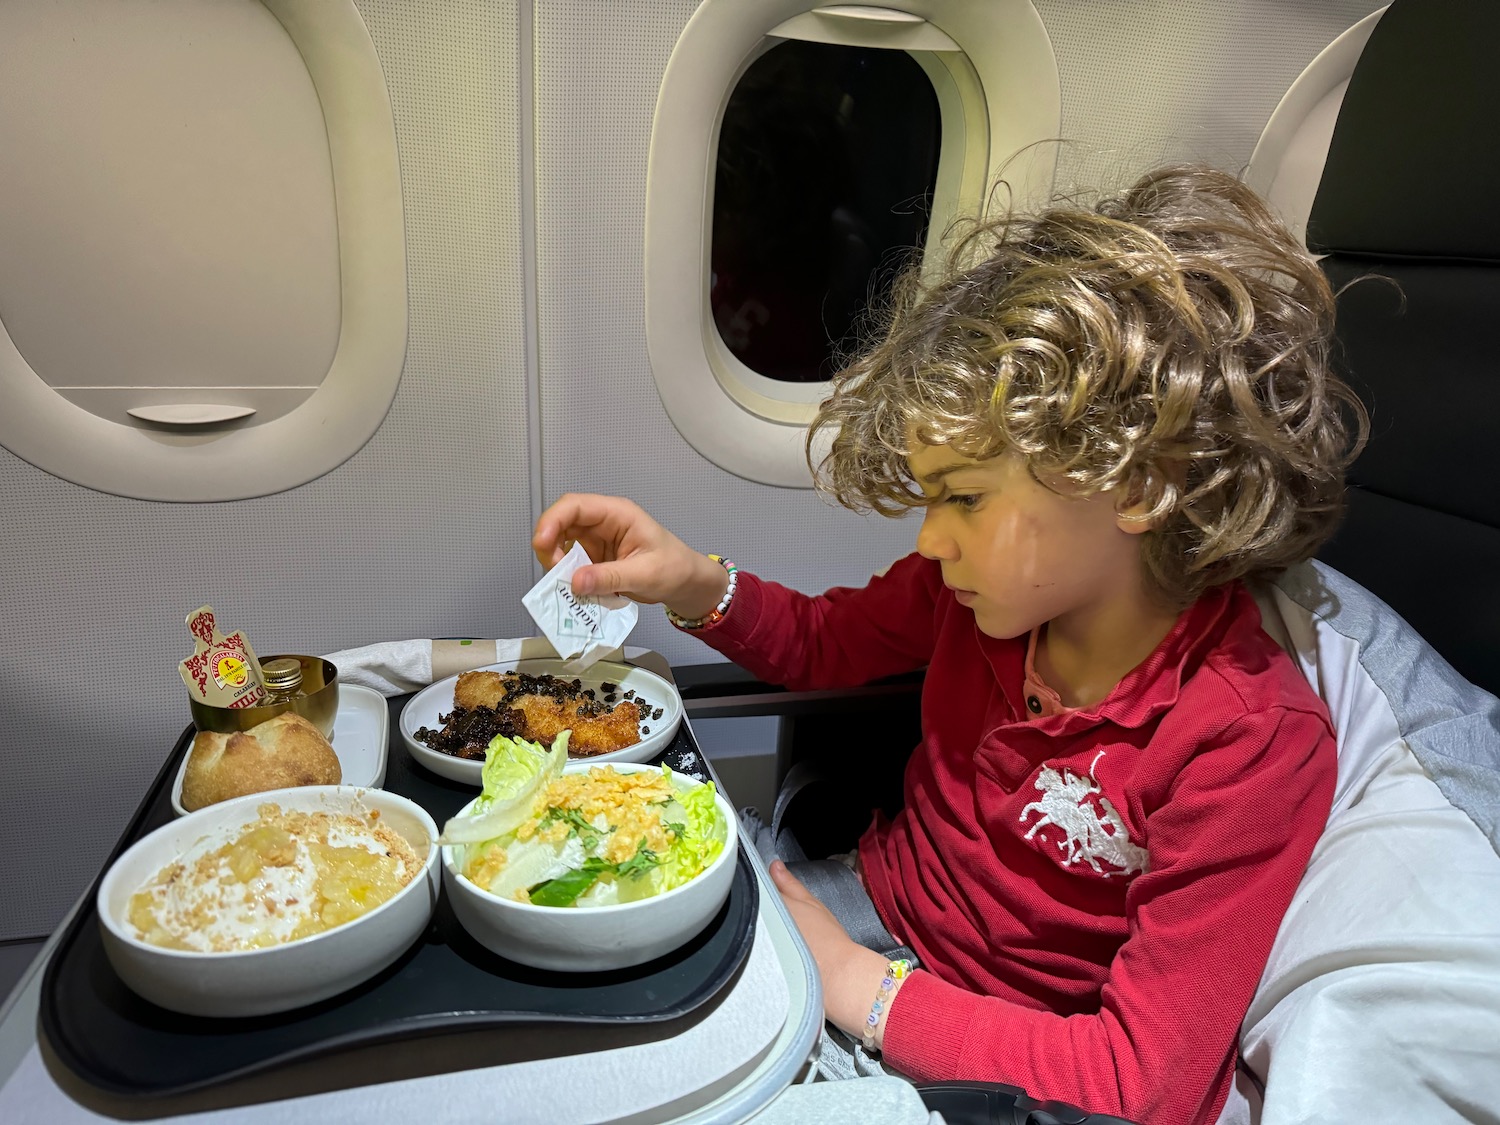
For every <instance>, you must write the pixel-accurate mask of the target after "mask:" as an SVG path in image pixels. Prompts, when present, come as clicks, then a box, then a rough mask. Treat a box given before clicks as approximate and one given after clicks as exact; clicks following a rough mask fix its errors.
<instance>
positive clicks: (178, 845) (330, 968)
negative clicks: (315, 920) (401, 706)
mask: <svg viewBox="0 0 1500 1125" xmlns="http://www.w3.org/2000/svg"><path fill="white" fill-rule="evenodd" d="M268 802H274V803H275V804H278V805H280V806H281V808H282V809H283V811H287V810H292V809H299V810H304V811H320V810H322V811H329V812H348V811H351V810H366V811H378V812H379V813H380V819H381V821H382V822H383V823H385V824H388V825H390V826H391V827H392V828H394V829H395V830H396V831H397V832H399V833H400V834H401V835H402V836H404V837H405V838H406V839H407V840H408V841H409V842H410V843H411V845H412V848H413V850H414V851H415V852H416V853H417V855H418V856H419V857H421V858H422V859H423V861H424V862H423V866H422V870H421V872H419V873H418V875H417V877H416V878H414V879H413V880H412V881H411V882H410V883H408V884H407V885H406V886H404V887H402V888H401V890H399V891H397V892H396V894H395V895H394V896H393V897H392V898H390V899H389V900H387V901H386V902H383V903H381V904H380V905H379V906H377V907H376V908H375V909H374V910H372V911H370V912H369V913H368V914H364V915H361V916H360V917H358V918H356V919H354V920H353V921H352V922H346V923H345V924H344V925H342V926H338V927H335V928H334V929H331V930H327V931H325V932H323V933H320V934H314V935H312V936H311V937H306V938H302V939H300V940H297V941H291V942H287V943H285V944H282V945H273V946H269V947H267V948H265V949H252V950H245V951H239V952H227V953H204V952H198V951H195V950H181V949H162V948H160V947H158V946H154V945H149V944H147V943H146V942H144V941H142V940H141V939H140V938H138V937H136V936H135V927H134V926H132V925H131V924H130V923H129V921H128V920H127V911H128V909H129V904H130V897H131V896H132V895H133V894H135V892H136V891H138V890H139V889H140V888H141V886H142V885H143V884H145V883H146V882H148V881H149V880H150V879H152V878H154V877H155V875H156V873H157V872H159V871H160V870H161V869H162V868H163V867H165V866H167V864H169V863H171V862H172V861H174V860H176V859H177V858H178V857H180V856H181V855H183V854H184V853H185V852H187V851H188V849H189V848H192V847H193V846H194V845H195V844H198V843H199V841H203V840H208V841H211V842H212V843H211V846H217V845H218V844H221V843H227V842H228V841H229V840H231V839H233V838H234V837H235V836H236V835H238V833H239V831H240V829H241V828H243V827H244V826H245V825H247V824H250V823H252V822H253V821H255V819H256V817H257V812H256V810H257V809H258V808H259V807H260V806H261V805H263V804H266V803H268ZM437 836H438V828H437V825H436V824H435V823H433V820H432V817H431V816H429V815H428V814H427V811H426V810H425V809H423V808H422V807H421V806H420V805H418V804H416V803H414V802H412V801H409V800H407V799H406V798H405V797H401V796H397V795H396V794H394V793H386V792H384V791H382V790H379V789H360V788H357V787H355V786H346V785H311V786H304V787H302V788H298V789H274V790H271V791H269V792H266V793H252V794H250V795H249V796H246V797H236V798H235V799H234V800H232V801H222V802H220V803H219V804H216V805H209V806H208V807H207V808H203V809H199V810H198V811H197V812H193V813H189V814H188V815H187V816H185V817H182V818H181V819H180V820H177V821H174V822H173V823H171V824H168V825H164V826H163V827H161V828H158V829H157V830H156V831H155V832H152V833H151V834H150V835H149V836H146V837H144V838H143V839H141V840H138V841H137V842H136V843H135V844H134V845H132V846H131V847H130V848H129V849H128V850H127V851H126V852H125V854H124V855H122V856H120V858H119V859H117V860H116V861H115V862H114V864H113V866H111V867H110V869H109V871H108V872H107V873H106V874H105V876H104V878H103V880H102V881H101V882H100V884H99V894H98V897H97V900H96V902H97V906H98V911H99V928H100V931H101V933H102V936H103V939H104V952H105V954H106V955H107V956H108V957H109V963H110V964H111V965H113V966H114V969H115V972H117V973H118V974H119V975H120V979H121V980H123V981H124V982H125V984H126V985H128V986H129V987H130V989H131V990H132V991H134V992H136V993H138V994H140V995H141V996H144V997H145V998H146V999H147V1000H150V1001H151V1002H152V1003H154V1004H159V1005H160V1006H161V1007H163V1008H170V1009H171V1010H172V1011H174V1012H183V1013H186V1014H187V1015H193V1016H259V1015H266V1014H268V1013H271V1012H284V1011H287V1010H289V1009H291V1008H300V1007H302V1006H303V1005H306V1004H313V1003H316V1002H317V1001H319V1000H323V999H326V998H327V997H329V996H334V995H337V994H338V993H340V992H343V991H344V990H345V989H348V988H352V987H354V986H355V985H357V984H359V983H361V982H363V981H365V980H368V979H369V978H370V977H372V976H374V975H375V974H376V973H378V972H380V970H381V969H383V968H385V967H386V966H387V965H389V964H390V963H391V962H393V961H395V960H396V958H398V957H399V956H401V954H402V953H403V952H405V950H406V949H407V947H408V946H410V945H411V943H412V942H414V941H415V940H416V939H417V937H418V936H419V935H420V934H421V933H422V931H423V930H424V929H425V928H426V927H427V922H428V920H429V919H430V918H431V917H432V911H433V907H434V906H436V904H437V896H438V886H439V875H438V867H437V864H438V848H437V847H436V846H435V844H436V841H437Z"/></svg>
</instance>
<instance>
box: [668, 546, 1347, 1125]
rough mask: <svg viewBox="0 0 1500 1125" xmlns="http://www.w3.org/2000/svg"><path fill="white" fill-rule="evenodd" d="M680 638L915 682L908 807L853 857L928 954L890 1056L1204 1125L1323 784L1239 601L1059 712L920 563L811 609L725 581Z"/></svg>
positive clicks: (1299, 707)
mask: <svg viewBox="0 0 1500 1125" xmlns="http://www.w3.org/2000/svg"><path fill="white" fill-rule="evenodd" d="M696 635H699V636H701V637H702V638H703V639H704V640H705V641H707V642H708V643H710V644H711V645H713V646H714V647H715V648H716V649H718V650H719V651H720V652H722V653H724V654H725V655H727V656H729V657H730V658H731V659H733V660H735V661H736V662H737V663H739V664H741V665H743V666H744V667H745V668H747V669H749V670H750V671H751V672H753V673H754V674H755V675H757V676H759V677H760V678H762V679H765V680H768V681H770V682H773V683H780V684H786V685H788V686H790V687H792V688H794V689H815V688H831V687H839V686H848V685H854V684H859V683H864V682H867V681H869V680H872V679H877V678H879V677H882V676H888V675H894V674H896V673H898V672H903V671H909V670H911V669H914V668H920V667H922V666H924V665H925V666H926V667H927V669H928V671H927V677H926V682H925V686H924V687H923V691H922V742H921V745H920V746H918V747H917V749H916V751H915V752H914V753H913V755H912V758H911V761H910V763H909V764H908V766H907V769H906V776H905V797H906V804H905V808H903V809H902V811H901V812H900V813H899V814H898V815H897V816H896V817H895V819H894V820H891V821H889V822H886V821H885V820H884V818H882V817H877V819H876V822H875V823H874V824H873V825H872V826H871V827H870V829H869V831H868V832H866V834H865V836H864V838H863V839H862V840H861V841H860V860H861V863H862V865H863V872H864V875H865V878H866V880H867V883H868V886H869V890H870V895H871V897H872V898H873V900H874V902H875V906H876V908H877V909H878V910H879V911H880V914H881V916H882V917H883V919H884V920H885V923H886V926H887V928H888V929H889V930H890V931H891V933H892V934H894V935H895V936H896V937H897V938H899V939H900V940H902V941H904V942H905V943H906V944H907V945H909V946H911V948H913V949H914V950H916V952H917V954H918V955H919V956H920V957H921V959H922V963H923V965H922V968H923V971H920V972H917V973H915V974H913V975H912V976H911V977H910V978H909V979H908V980H907V981H906V983H905V984H904V985H903V986H902V988H901V990H900V992H899V993H897V996H896V999H895V1001H894V1003H893V1004H892V1006H891V1008H890V1011H889V1013H888V1015H887V1018H886V1027H885V1057H886V1059H887V1061H889V1062H890V1063H891V1064H892V1065H893V1066H895V1067H897V1068H898V1069H900V1070H901V1071H903V1072H905V1073H907V1074H910V1075H912V1076H914V1077H916V1078H919V1079H947V1078H964V1079H984V1080H994V1081H1001V1082H1010V1083H1014V1084H1016V1085H1019V1086H1023V1087H1025V1088H1026V1089H1027V1090H1028V1091H1029V1092H1031V1093H1032V1094H1034V1095H1036V1096H1045V1097H1051V1098H1058V1099H1061V1100H1063V1101H1068V1102H1073V1103H1076V1104H1078V1105H1080V1106H1082V1107H1084V1108H1086V1109H1088V1110H1091V1111H1094V1112H1103V1113H1113V1114H1119V1115H1123V1116H1126V1117H1130V1118H1133V1119H1135V1120H1137V1121H1144V1122H1149V1123H1150V1125H1158V1123H1164V1125H1171V1123H1177V1122H1211V1121H1213V1120H1214V1119H1215V1118H1216V1117H1217V1115H1218V1112H1219V1110H1220V1108H1221V1107H1222V1105H1223V1103H1224V1098H1225V1096H1226V1095H1227V1093H1228V1090H1229V1085H1230V1082H1231V1080H1232V1078H1233V1074H1234V1064H1235V1057H1236V1044H1237V1040H1238V1031H1239V1025H1240V1021H1241V1020H1242V1019H1243V1018H1244V1014H1245V1011H1246V1009H1247V1008H1248V1007H1249V1004H1250V999H1251V997H1252V995H1253V994H1254V992H1255V988H1256V986H1257V984H1258V983H1259V981H1260V976H1261V973H1262V971H1263V970H1264V968H1265V964H1266V959H1267V957H1268V956H1269V953H1270V949H1271V943H1272V941H1273V940H1274V938H1275V936H1276V930H1277V927H1278V926H1279V924H1280V922H1281V918H1282V915H1283V914H1284V913H1285V912H1286V908H1287V906H1288V904H1289V903H1290V902H1291V898H1292V894H1293V892H1294V891H1295V890H1296V888H1297V884H1298V881H1299V880H1300V879H1301V877H1302V872H1303V869H1304V867H1305V866H1306V864H1307V860H1308V857H1309V855H1310V854H1311V852H1312V848H1313V844H1314V843H1315V842H1316V841H1317V838H1318V836H1319V834H1320V833H1321V832H1322V830H1323V826H1324V823H1325V822H1326V820H1327V817H1328V810H1329V807H1330V804H1331V802H1332V800H1333V788H1334V780H1335V775H1336V772H1337V758H1336V754H1335V748H1334V740H1333V731H1332V727H1331V725H1330V723H1329V720H1328V712H1327V709H1326V708H1325V707H1324V705H1323V702H1322V700H1320V699H1319V698H1318V696H1317V695H1316V694H1315V693H1314V692H1313V690H1312V689H1311V688H1310V687H1309V686H1308V683H1307V681H1306V680H1305V679H1304V678H1303V676H1302V675H1301V673H1300V672H1299V671H1298V670H1297V668H1296V666H1295V665H1294V664H1293V663H1292V661H1291V660H1290V658H1288V657H1287V656H1286V654H1285V653H1283V652H1282V651H1281V649H1280V648H1278V647H1277V645H1276V643H1275V642H1274V641H1272V640H1271V638H1270V637H1269V636H1267V635H1266V633H1265V632H1264V631H1263V630H1262V629H1261V627H1260V614H1259V612H1258V610H1257V608H1256V606H1255V602H1254V600H1253V599H1252V598H1251V597H1250V595H1249V593H1248V592H1247V591H1246V590H1245V589H1244V588H1243V587H1242V586H1240V585H1239V584H1235V585H1232V586H1228V587H1222V588H1219V589H1216V590H1212V591H1210V592H1209V593H1207V594H1205V595H1204V596H1203V597H1202V598H1200V599H1199V600H1198V602H1197V603H1195V604H1194V605H1193V606H1192V607H1191V608H1189V609H1188V610H1186V611H1185V612H1184V613H1183V614H1182V615H1181V616H1180V617H1179V618H1178V620H1177V623H1176V625H1175V626H1174V627H1173V629H1172V631H1171V632H1170V633H1169V634H1168V635H1167V636H1166V637H1165V638H1164V639H1163V640H1162V642H1161V643H1160V644H1159V645H1158V646H1157V647H1156V649H1155V651H1153V652H1152V653H1151V655H1150V656H1148V657H1147V658H1146V659H1145V661H1143V662H1142V663H1141V664H1140V665H1139V666H1138V667H1136V668H1135V670H1134V671H1132V672H1131V673H1130V674H1129V675H1127V676H1126V677H1125V678H1124V679H1123V680H1121V681H1120V683H1119V684H1118V685H1116V687H1115V689H1114V690H1113V691H1112V692H1110V694H1109V695H1108V696H1107V697H1106V698H1105V699H1104V700H1102V701H1101V702H1099V703H1097V704H1094V705H1092V706H1090V707H1084V708H1079V709H1077V710H1068V709H1065V708H1062V707H1060V705H1059V702H1058V701H1057V700H1056V699H1055V697H1054V698H1052V699H1047V698H1045V697H1044V696H1045V694H1046V687H1045V685H1044V684H1040V683H1039V682H1038V681H1037V680H1036V679H1035V677H1034V676H1033V677H1032V679H1031V680H1030V681H1029V682H1028V678H1027V673H1028V667H1027V665H1028V660H1027V648H1028V645H1027V639H1026V638H1018V639H1015V640H1007V641H1000V640H995V639H994V638H991V637H987V636H985V635H984V634H982V633H980V632H979V630H978V628H977V627H976V625H975V623H974V615H973V613H972V612H971V611H969V610H968V609H965V608H964V607H963V606H961V605H959V604H958V603H957V602H956V601H955V600H954V598H953V596H952V593H951V592H950V591H949V590H947V589H946V588H945V587H944V586H943V582H942V575H941V571H940V568H939V566H938V565H937V564H936V563H933V562H929V561H927V560H924V559H922V558H921V557H919V556H917V555H911V556H909V557H907V558H905V559H903V560H901V561H900V562H898V563H897V564H895V565H894V566H893V567H891V569H890V570H889V572H887V573H886V574H885V575H884V576H883V577H880V578H876V579H874V580H872V581H871V583H870V584H869V585H868V586H866V587H864V588H863V589H859V590H854V589H842V588H841V589H834V590H830V591H829V592H828V593H826V594H824V595H823V596H821V597H817V598H810V597H807V596H805V595H802V594H799V593H796V592H795V591H792V590H789V589H787V588H785V587H783V586H779V585H777V584H775V583H772V582H765V581H760V580H757V579H756V578H755V577H754V576H753V575H750V574H748V573H746V572H744V571H741V572H740V575H739V586H738V592H737V593H736V595H735V600H734V603H733V606H732V607H731V609H730V611H729V613H728V615H727V616H726V617H725V619H724V620H723V621H722V622H721V623H720V624H719V625H717V626H716V627H714V628H712V629H709V630H705V631H703V632H702V633H699V634H696ZM1029 701H1030V705H1029V706H1028V702H1029ZM856 754H857V751H855V750H851V755H856ZM851 768H858V761H857V758H851ZM872 999H873V994H872Z"/></svg>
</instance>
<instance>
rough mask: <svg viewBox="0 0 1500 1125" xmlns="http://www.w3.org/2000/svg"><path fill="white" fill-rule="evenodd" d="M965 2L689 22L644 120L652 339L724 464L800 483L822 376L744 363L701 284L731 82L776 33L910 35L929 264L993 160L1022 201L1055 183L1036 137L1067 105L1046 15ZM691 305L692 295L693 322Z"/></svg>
mask: <svg viewBox="0 0 1500 1125" xmlns="http://www.w3.org/2000/svg"><path fill="white" fill-rule="evenodd" d="M975 9H976V5H973V4H972V3H966V0H906V2H904V3H903V4H902V6H901V7H900V8H899V9H898V8H893V7H886V8H869V7H856V6H842V7H840V8H838V9H830V8H824V9H822V10H821V11H820V10H819V9H818V7H817V6H816V5H811V4H809V3H807V0H766V2H763V3H759V4H754V5H746V4H743V3H740V2H738V0H704V2H703V3H702V4H701V5H700V6H699V7H698V9H697V10H696V11H695V12H694V14H693V16H692V18H691V19H689V21H688V23H687V25H686V27H684V29H683V32H682V34H681V36H680V37H679V39H678V41H677V45H676V47H675V48H674V49H673V52H672V55H671V57H670V58H669V60H668V62H667V67H666V70H665V72H664V73H663V76H662V83H661V88H660V90H659V92H658V96H657V105H656V114H655V119H654V121H653V125H652V134H651V148H650V157H649V162H648V170H647V187H646V231H645V233H646V238H645V298H646V300H645V314H646V338H647V350H648V353H649V358H650V362H651V371H652V376H653V378H654V379H655V382H656V385H657V390H658V392H659V393H660V395H661V399H662V403H663V405H664V406H665V408H666V410H667V414H668V416H669V417H670V418H671V420H672V423H673V425H674V426H675V427H676V428H677V430H678V432H679V433H681V434H682V436H683V437H684V439H685V440H687V442H688V443H689V444H690V445H692V446H693V448H695V449H696V450H697V451H698V452H699V453H701V454H702V455H703V456H705V457H706V458H708V459H709V460H710V461H712V462H714V463H715V464H717V465H719V466H720V467H721V468H724V469H727V470H728V471H730V472H732V473H735V474H736V475H738V476H742V477H745V478H747V479H750V480H755V481H759V482H761V483H765V484H772V485H779V486H783V487H794V488H807V487H810V486H811V484H812V479H811V474H810V473H809V470H808V466H807V462H806V458H805V456H804V442H805V435H806V430H807V426H808V423H809V422H810V421H811V420H812V418H813V416H814V414H815V413H816V410H817V404H818V403H819V402H820V401H821V400H822V399H823V398H824V397H826V395H827V393H828V386H829V384H828V383H826V382H819V383H792V382H783V381H781V380H776V379H771V378H768V377H767V376H764V375H761V374H759V373H758V372H755V371H753V370H751V369H750V368H749V367H747V366H746V365H745V364H744V363H743V362H741V361H740V360H739V359H738V358H737V357H735V356H734V355H733V354H732V353H731V352H730V351H729V349H728V348H727V347H726V346H725V344H724V342H723V340H722V339H721V338H720V337H719V333H718V329H717V327H716V326H715V324H714V321H713V316H712V310H711V307H710V302H709V285H708V278H709V270H710V261H711V252H712V246H711V238H712V221H713V190H714V172H715V167H716V161H717V155H718V139H719V128H720V124H721V122H722V120H723V115H724V109H725V107H726V106H727V104H728V101H729V97H730V95H731V93H732V92H733V90H734V89H735V86H736V85H737V84H738V82H739V80H740V78H741V77H742V76H743V75H744V73H745V71H746V70H747V69H748V68H749V67H750V65H751V64H752V63H754V62H755V60H757V59H758V58H760V56H761V55H762V54H764V53H765V52H766V51H767V50H769V49H770V48H771V47H772V46H774V45H776V42H777V41H779V40H780V39H784V38H806V39H809V40H812V41H816V42H827V43H837V44H841V45H846V46H858V47H880V48H886V49H896V50H907V51H908V53H909V54H911V56H912V57H913V59H914V60H915V61H916V62H917V63H918V64H919V65H920V66H922V68H923V70H924V71H925V72H926V73H927V75H928V78H929V79H930V80H932V82H933V88H934V91H935V92H936V94H937V97H938V104H939V108H940V112H941V115H942V141H941V148H940V155H939V161H938V175H937V183H936V185H935V188H934V197H933V209H932V217H931V221H930V223H929V226H928V236H927V242H926V246H925V249H924V262H926V263H927V264H928V265H931V264H933V263H935V262H937V261H938V260H940V259H941V257H942V249H943V236H944V232H945V231H946V230H947V228H948V226H949V224H950V222H951V221H952V219H953V218H954V217H956V216H958V215H961V214H972V213H976V212H978V211H979V210H980V208H981V205H982V204H983V202H984V200H985V192H986V188H987V186H988V185H989V184H990V183H992V182H993V181H994V179H995V178H996V176H997V175H998V174H999V172H1000V171H1001V169H1002V167H1003V168H1004V170H1005V173H1006V180H1007V181H1008V183H1009V184H1010V185H1011V187H1012V190H1013V193H1014V198H1015V200H1016V202H1017V203H1018V204H1020V205H1022V206H1026V205H1028V204H1029V203H1032V202H1036V201H1040V200H1041V199H1044V198H1045V197H1046V195H1047V194H1048V193H1049V192H1050V190H1051V187H1052V180H1053V173H1054V169H1055V164H1056V157H1055V152H1054V151H1053V149H1054V146H1051V145H1045V144H1039V143H1038V142H1043V141H1047V140H1050V139H1053V138H1055V137H1056V136H1057V135H1058V130H1059V125H1060V120H1061V95H1060V87H1059V80H1058V72H1057V65H1056V61H1055V59H1054V57H1053V54H1052V47H1051V42H1050V40H1049V39H1048V37H1047V34H1046V30H1045V29H1044V27H1043V26H1042V22H1041V18H1040V16H1039V15H1038V14H1037V12H1036V10H1035V9H1034V8H1033V7H1032V5H1031V4H1030V2H1029V0H997V2H996V3H994V4H988V5H985V6H984V10H983V11H976V10H975ZM947 43H951V44H952V45H953V47H954V48H956V49H951V48H949V47H948V46H946V44H947ZM725 75H728V81H725V78H724V76H725ZM1018 154H1019V155H1018ZM684 215H696V216H698V222H697V223H696V224H695V223H693V222H691V221H684V220H683V218H682V217H683V216H684ZM686 310H697V312H698V322H697V324H696V325H694V324H693V323H692V318H691V317H690V316H685V315H684V312H685V311H686Z"/></svg>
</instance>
